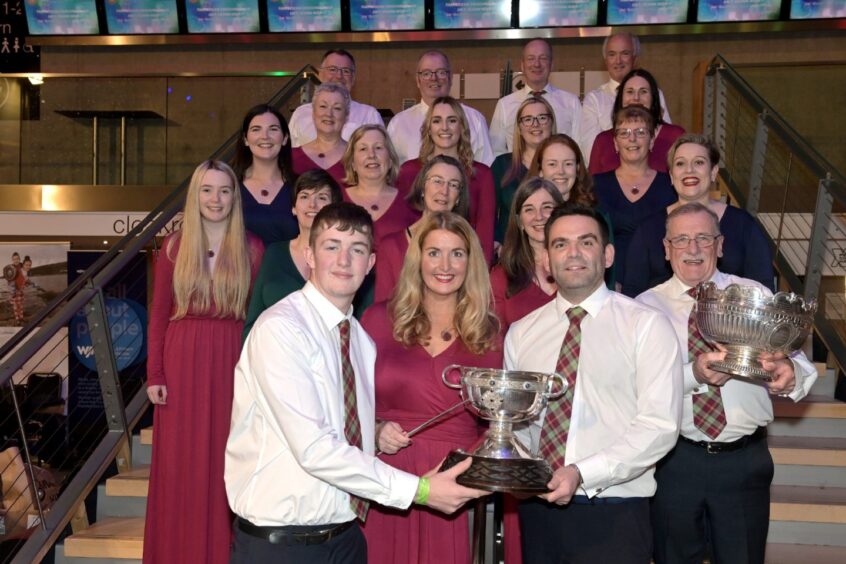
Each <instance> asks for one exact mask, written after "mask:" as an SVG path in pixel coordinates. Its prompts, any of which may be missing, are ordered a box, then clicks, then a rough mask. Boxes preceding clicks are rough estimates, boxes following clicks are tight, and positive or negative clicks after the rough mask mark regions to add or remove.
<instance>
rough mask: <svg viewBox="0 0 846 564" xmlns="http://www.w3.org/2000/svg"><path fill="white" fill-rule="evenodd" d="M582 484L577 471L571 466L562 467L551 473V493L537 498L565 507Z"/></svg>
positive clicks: (580, 476)
mask: <svg viewBox="0 0 846 564" xmlns="http://www.w3.org/2000/svg"><path fill="white" fill-rule="evenodd" d="M581 483H582V475H581V474H580V473H579V469H578V468H576V466H574V465H572V464H568V465H567V466H562V467H560V468H558V469H557V470H556V471H555V472H553V473H552V480H550V481H549V484H547V485H548V486H549V489H551V490H552V491H551V492H549V493H547V494H542V495H540V496H539V497H540V498H541V499H545V500H546V501H548V502H549V503H554V504H556V505H567V504H568V503H570V500H571V499H572V498H573V495H574V494H575V493H576V488H578V487H579V484H581Z"/></svg>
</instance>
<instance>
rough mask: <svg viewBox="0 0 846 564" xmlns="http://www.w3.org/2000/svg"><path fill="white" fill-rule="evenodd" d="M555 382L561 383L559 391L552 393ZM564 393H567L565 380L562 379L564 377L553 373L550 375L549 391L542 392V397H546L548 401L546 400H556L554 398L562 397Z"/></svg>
mask: <svg viewBox="0 0 846 564" xmlns="http://www.w3.org/2000/svg"><path fill="white" fill-rule="evenodd" d="M556 380H558V381H559V382H560V383H561V385H560V389H559V390H556V391H553V385H554V383H555V381H556ZM566 391H567V380H566V379H565V378H564V376H562V375H561V374H559V373H558V372H553V373H552V374H551V377H550V379H549V391H548V392H544V394H543V395H544V396H546V399H548V400H550V399H556V398H559V397H561V396H563V395H564V392H566Z"/></svg>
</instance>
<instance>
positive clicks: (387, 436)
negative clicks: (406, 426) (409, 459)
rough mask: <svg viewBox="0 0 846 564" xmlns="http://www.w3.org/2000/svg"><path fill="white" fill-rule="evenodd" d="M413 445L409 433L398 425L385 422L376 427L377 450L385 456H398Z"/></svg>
mask: <svg viewBox="0 0 846 564" xmlns="http://www.w3.org/2000/svg"><path fill="white" fill-rule="evenodd" d="M410 444H411V439H409V438H408V433H406V432H405V431H403V429H402V427H400V426H399V424H398V423H394V422H393V421H385V422H383V423H379V424H378V425H376V448H377V449H379V451H380V452H384V453H385V454H396V453H397V452H399V450H400V449H403V448H405V447H407V446H408V445H410Z"/></svg>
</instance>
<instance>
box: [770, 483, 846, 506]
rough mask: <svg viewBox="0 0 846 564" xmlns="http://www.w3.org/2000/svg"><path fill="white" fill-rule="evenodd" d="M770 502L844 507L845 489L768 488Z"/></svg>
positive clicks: (809, 487) (845, 501)
mask: <svg viewBox="0 0 846 564" xmlns="http://www.w3.org/2000/svg"><path fill="white" fill-rule="evenodd" d="M770 502H771V503H793V504H810V505H844V506H846V488H822V487H816V486H770Z"/></svg>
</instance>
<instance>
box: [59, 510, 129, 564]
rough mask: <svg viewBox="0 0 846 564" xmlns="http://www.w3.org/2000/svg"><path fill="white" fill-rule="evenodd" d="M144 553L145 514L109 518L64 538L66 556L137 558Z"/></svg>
mask: <svg viewBox="0 0 846 564" xmlns="http://www.w3.org/2000/svg"><path fill="white" fill-rule="evenodd" d="M143 552H144V518H143V517H108V518H106V519H100V520H99V521H97V522H96V523H93V524H92V525H91V526H90V527H88V528H87V529H85V530H84V531H81V532H79V533H76V534H73V535H71V536H69V537H67V538H66V539H65V542H64V557H65V558H116V559H121V560H125V559H135V560H138V559H140V558H141V557H142V555H143Z"/></svg>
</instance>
